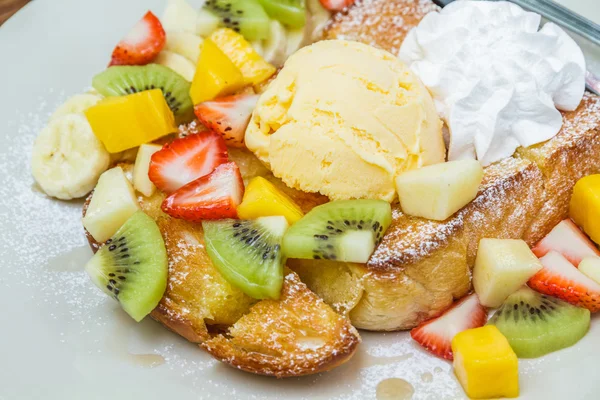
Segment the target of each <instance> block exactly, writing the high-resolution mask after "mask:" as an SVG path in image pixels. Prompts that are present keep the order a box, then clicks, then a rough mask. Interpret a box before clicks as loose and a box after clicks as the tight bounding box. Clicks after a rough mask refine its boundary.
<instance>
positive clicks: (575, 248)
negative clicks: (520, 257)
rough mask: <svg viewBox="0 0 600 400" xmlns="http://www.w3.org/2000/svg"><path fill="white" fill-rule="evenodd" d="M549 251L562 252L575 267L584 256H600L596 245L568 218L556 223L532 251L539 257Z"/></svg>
mask: <svg viewBox="0 0 600 400" xmlns="http://www.w3.org/2000/svg"><path fill="white" fill-rule="evenodd" d="M550 251H556V252H557V253H560V254H562V256H563V257H565V258H566V259H567V260H569V261H570V262H571V263H572V264H573V265H575V266H576V267H577V266H578V265H579V263H580V262H581V260H583V259H584V258H587V257H599V256H600V251H598V248H597V247H596V245H595V244H594V243H593V242H592V241H591V240H590V239H589V238H588V237H587V236H586V235H585V234H584V233H583V232H581V230H580V229H579V228H578V227H577V225H575V224H574V223H573V221H571V220H570V219H568V218H567V219H565V220H564V221H562V222H561V223H560V224H558V225H556V226H555V227H554V229H552V230H551V231H550V233H549V234H547V235H546V237H545V238H543V239H542V240H540V241H539V243H538V244H536V245H535V247H534V248H533V253H534V254H535V255H536V256H538V257H540V258H541V257H543V256H545V255H546V254H548V253H549V252H550Z"/></svg>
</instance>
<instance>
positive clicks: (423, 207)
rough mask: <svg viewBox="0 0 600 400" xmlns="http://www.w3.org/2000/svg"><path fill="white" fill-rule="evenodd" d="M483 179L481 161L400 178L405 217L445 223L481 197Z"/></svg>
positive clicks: (437, 166) (447, 164) (424, 169)
mask: <svg viewBox="0 0 600 400" xmlns="http://www.w3.org/2000/svg"><path fill="white" fill-rule="evenodd" d="M482 179H483V168H482V166H481V164H480V163H479V161H477V160H458V161H449V162H445V163H441V164H435V165H428V166H426V167H422V168H417V169H413V170H410V171H407V172H404V173H402V174H400V175H398V177H397V178H396V189H397V190H398V197H399V198H400V205H401V207H402V212H403V213H405V214H407V215H412V216H415V217H423V218H427V219H433V220H437V221H443V220H445V219H446V218H448V217H450V216H451V215H452V214H454V213H455V212H457V211H458V210H460V209H461V208H462V207H464V206H466V205H467V204H468V203H469V202H470V201H471V200H473V199H474V198H475V196H477V191H478V190H479V185H480V184H481V181H482Z"/></svg>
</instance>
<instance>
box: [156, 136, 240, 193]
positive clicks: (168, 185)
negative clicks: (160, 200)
mask: <svg viewBox="0 0 600 400" xmlns="http://www.w3.org/2000/svg"><path fill="white" fill-rule="evenodd" d="M227 161H228V158H227V147H226V146H225V141H224V140H223V138H222V137H221V136H219V135H217V134H216V133H212V132H206V133H200V134H197V135H190V136H186V137H184V138H181V139H175V140H174V141H172V142H171V143H168V144H166V145H165V146H164V147H163V148H162V149H160V150H159V151H157V152H156V153H154V154H153V155H152V158H151V159H150V169H149V171H148V177H149V178H150V180H151V181H152V182H153V183H154V184H155V185H156V187H157V188H159V189H160V190H162V191H163V192H166V193H172V192H174V191H176V190H177V189H179V188H180V187H182V186H184V185H186V184H188V183H190V182H191V181H194V180H196V179H198V178H200V177H202V176H204V175H207V174H210V173H211V172H212V171H213V170H214V169H215V168H217V167H218V166H219V165H221V164H223V163H226V162H227Z"/></svg>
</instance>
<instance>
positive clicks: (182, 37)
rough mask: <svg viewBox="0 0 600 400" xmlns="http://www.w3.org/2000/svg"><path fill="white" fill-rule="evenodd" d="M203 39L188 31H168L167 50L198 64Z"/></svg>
mask: <svg viewBox="0 0 600 400" xmlns="http://www.w3.org/2000/svg"><path fill="white" fill-rule="evenodd" d="M202 42H203V39H202V38H201V37H200V36H196V35H194V34H192V33H188V32H167V43H166V44H165V50H168V51H171V52H173V53H176V54H180V55H182V56H183V57H185V58H187V59H188V60H190V61H191V62H192V63H193V64H194V68H196V65H197V64H198V58H200V47H201V46H202Z"/></svg>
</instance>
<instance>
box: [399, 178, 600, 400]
mask: <svg viewBox="0 0 600 400" xmlns="http://www.w3.org/2000/svg"><path fill="white" fill-rule="evenodd" d="M599 179H600V175H591V176H588V177H585V178H583V179H581V180H580V181H579V182H578V183H577V184H576V186H575V189H574V194H573V198H572V201H571V210H570V214H571V218H573V220H575V221H576V222H578V223H580V224H581V225H583V226H584V229H586V228H585V226H586V225H585V222H586V221H589V220H588V216H589V215H593V213H594V212H597V205H596V204H595V203H594V199H595V198H596V196H600V186H597V185H595V184H594V183H595V182H599V181H600V180H599ZM573 220H571V219H566V220H564V221H562V222H560V223H559V224H558V225H557V226H556V227H554V229H553V230H552V231H551V232H550V233H549V234H548V235H547V236H546V237H545V238H543V239H542V240H541V241H540V242H539V243H537V244H536V245H535V246H534V247H533V248H532V249H529V247H528V246H527V244H526V243H525V242H524V241H522V240H513V239H482V240H481V241H480V242H479V248H478V252H477V258H476V262H475V267H474V269H473V287H474V293H472V294H471V295H469V296H467V297H466V298H464V299H462V300H460V301H459V302H457V303H456V304H454V305H453V306H452V307H450V308H449V309H448V310H447V311H446V312H444V313H443V314H442V315H441V316H438V317H436V318H434V319H432V320H429V321H426V322H424V323H423V324H421V325H420V326H418V327H417V328H415V329H413V330H412V331H411V336H412V337H413V339H414V340H415V341H417V342H418V343H419V344H420V345H421V346H423V347H424V348H425V349H427V350H428V351H430V352H431V353H433V354H435V355H437V356H439V357H443V358H446V359H450V360H454V368H455V373H456V376H457V377H458V380H459V381H460V382H461V384H462V386H463V388H464V389H465V391H466V393H467V395H469V397H471V398H495V397H516V396H518V395H519V386H518V364H517V358H537V357H542V356H544V355H546V354H548V353H551V352H554V351H558V350H561V349H564V348H566V347H570V346H572V345H574V344H575V343H577V342H578V341H579V340H581V339H582V338H583V337H584V336H585V334H586V333H587V332H588V330H589V327H590V319H591V318H590V316H591V313H595V312H598V311H600V251H599V250H598V247H597V245H596V243H594V242H592V240H590V238H588V236H587V235H586V234H585V233H584V232H582V231H581V230H580V228H579V227H578V226H577V225H576V223H574V222H573ZM592 226H594V227H595V225H593V224H591V223H590V222H588V225H587V230H591V231H592V232H594V231H593V229H594V228H593V227H592ZM587 230H586V232H587ZM487 309H496V311H495V312H494V313H493V315H492V317H491V318H490V319H489V321H488V319H487V317H486V315H487V311H486V310H487ZM484 325H485V327H483V326H484Z"/></svg>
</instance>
